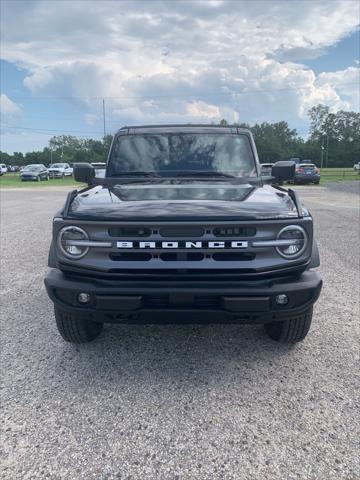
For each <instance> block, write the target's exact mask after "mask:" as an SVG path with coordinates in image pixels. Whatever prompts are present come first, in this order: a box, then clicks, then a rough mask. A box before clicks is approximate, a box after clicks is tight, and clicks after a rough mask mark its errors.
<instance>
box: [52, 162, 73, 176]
mask: <svg viewBox="0 0 360 480" xmlns="http://www.w3.org/2000/svg"><path fill="white" fill-rule="evenodd" d="M48 172H49V177H50V178H64V177H67V176H69V177H71V175H72V174H73V169H72V168H71V167H70V165H69V164H68V163H53V164H52V165H50V167H49V168H48Z"/></svg>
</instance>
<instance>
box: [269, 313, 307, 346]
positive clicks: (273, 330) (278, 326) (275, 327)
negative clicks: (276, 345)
mask: <svg viewBox="0 0 360 480" xmlns="http://www.w3.org/2000/svg"><path fill="white" fill-rule="evenodd" d="M312 315H313V307H310V308H309V309H308V310H307V311H306V312H305V313H304V314H302V315H298V316H297V317H292V318H288V319H287V320H283V321H280V322H279V321H277V322H271V323H267V324H265V330H266V333H267V334H268V335H269V336H270V338H272V339H273V340H276V341H279V342H284V343H297V342H301V341H302V340H304V338H305V337H306V335H307V334H308V332H309V330H310V326H311V321H312Z"/></svg>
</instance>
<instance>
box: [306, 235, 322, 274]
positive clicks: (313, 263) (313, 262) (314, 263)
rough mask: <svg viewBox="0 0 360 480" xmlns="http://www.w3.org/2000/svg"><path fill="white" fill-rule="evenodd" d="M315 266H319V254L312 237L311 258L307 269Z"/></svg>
mask: <svg viewBox="0 0 360 480" xmlns="http://www.w3.org/2000/svg"><path fill="white" fill-rule="evenodd" d="M316 267H320V255H319V249H318V246H317V243H316V240H315V238H314V239H313V245H312V252H311V260H310V263H309V266H308V269H310V268H316Z"/></svg>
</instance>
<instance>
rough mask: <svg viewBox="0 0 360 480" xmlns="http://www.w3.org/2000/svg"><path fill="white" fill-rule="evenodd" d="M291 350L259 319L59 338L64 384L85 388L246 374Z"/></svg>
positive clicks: (119, 328) (115, 328)
mask: <svg viewBox="0 0 360 480" xmlns="http://www.w3.org/2000/svg"><path fill="white" fill-rule="evenodd" d="M291 351H293V348H292V347H290V346H288V345H282V344H278V343H276V342H273V341H272V340H270V339H269V338H268V337H267V336H266V335H265V333H264V331H263V327H262V326H261V325H256V326H249V325H219V324H210V325H189V324H186V325H106V326H105V327H104V331H103V333H102V335H101V336H100V337H99V338H98V339H96V340H95V341H93V342H91V343H89V344H84V345H71V344H64V350H63V354H62V359H61V362H62V383H63V382H66V377H67V375H66V372H69V371H71V375H70V376H69V377H68V380H69V381H68V382H66V383H68V386H69V388H76V390H79V389H84V390H86V391H87V393H88V392H89V389H90V390H91V388H92V386H93V387H94V388H98V387H99V385H101V388H104V389H105V390H112V389H113V390H116V386H121V385H126V384H127V385H129V384H131V385H133V384H137V385H138V386H140V385H143V386H146V388H152V386H154V385H158V384H159V383H160V384H162V385H163V386H164V385H170V384H172V385H174V384H182V385H185V384H186V383H187V382H189V383H190V384H193V383H194V382H196V383H197V384H198V385H201V384H204V385H207V384H209V383H212V382H214V381H216V379H217V381H218V380H219V379H221V378H222V377H223V376H224V375H230V376H233V375H236V377H237V380H238V379H241V378H244V379H246V378H248V379H249V378H251V376H252V375H251V372H254V370H261V369H262V367H265V370H264V371H266V370H267V369H268V368H269V365H270V368H272V365H276V363H278V362H280V363H283V362H284V363H286V360H285V359H284V357H287V356H288V355H289V354H290V352H291ZM64 373H65V376H64ZM265 376H266V374H265ZM74 380H76V381H74Z"/></svg>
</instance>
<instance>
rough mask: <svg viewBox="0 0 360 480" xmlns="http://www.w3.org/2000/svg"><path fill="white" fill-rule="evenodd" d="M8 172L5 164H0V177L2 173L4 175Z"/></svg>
mask: <svg viewBox="0 0 360 480" xmlns="http://www.w3.org/2000/svg"><path fill="white" fill-rule="evenodd" d="M7 171H8V170H7V166H6V165H5V163H0V175H4V173H6V172H7Z"/></svg>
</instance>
